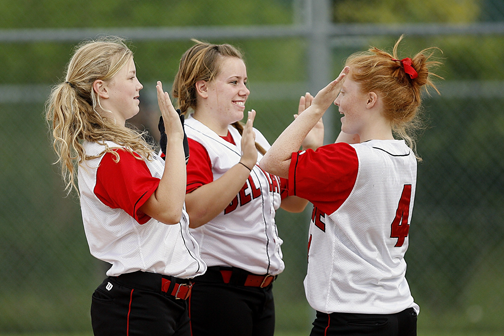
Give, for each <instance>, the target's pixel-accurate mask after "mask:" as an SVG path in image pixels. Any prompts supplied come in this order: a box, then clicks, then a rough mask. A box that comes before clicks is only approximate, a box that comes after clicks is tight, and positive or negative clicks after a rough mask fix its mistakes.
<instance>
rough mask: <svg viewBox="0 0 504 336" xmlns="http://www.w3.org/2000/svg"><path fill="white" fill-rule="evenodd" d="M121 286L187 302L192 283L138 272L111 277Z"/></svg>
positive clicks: (186, 280)
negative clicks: (159, 293)
mask: <svg viewBox="0 0 504 336" xmlns="http://www.w3.org/2000/svg"><path fill="white" fill-rule="evenodd" d="M111 278H112V279H115V280H116V281H117V282H118V283H119V284H123V285H129V286H131V287H136V288H139V289H145V290H151V291H154V292H163V293H167V294H168V295H171V296H173V297H174V298H175V299H182V300H186V299H187V298H188V297H189V296H190V295H191V288H192V282H191V281H190V280H188V279H180V278H176V277H172V276H169V275H162V274H157V273H149V272H142V271H137V272H133V273H126V274H121V275H119V276H118V277H111Z"/></svg>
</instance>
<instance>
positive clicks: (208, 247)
mask: <svg viewBox="0 0 504 336" xmlns="http://www.w3.org/2000/svg"><path fill="white" fill-rule="evenodd" d="M184 126H185V131H186V133H187V137H188V139H189V148H190V153H191V155H190V157H189V162H188V168H187V172H188V173H187V174H188V177H187V183H188V188H187V192H191V191H193V190H194V189H196V188H197V187H199V186H201V185H203V184H206V183H210V182H212V181H214V180H217V179H218V178H219V177H221V176H222V175H223V174H224V173H226V172H227V171H228V170H229V169H230V168H231V167H233V166H235V165H236V164H237V163H238V162H239V161H240V158H241V135H240V134H239V132H238V131H237V130H236V129H235V128H234V127H233V126H229V128H228V130H229V134H230V135H231V136H232V139H233V141H234V144H233V143H230V142H228V141H226V140H225V139H223V138H222V137H220V136H219V135H218V134H216V133H215V132H213V131H212V130H210V129H209V128H208V127H207V126H205V125H204V124H202V123H200V122H199V121H198V120H196V119H194V118H193V117H192V116H188V117H187V119H186V120H185V124H184ZM254 132H255V134H256V142H257V143H259V144H260V145H261V146H262V147H263V148H264V149H266V150H267V149H268V148H269V147H270V145H269V144H268V142H267V140H266V139H265V138H264V136H263V135H262V134H261V133H260V132H259V131H257V130H256V129H254ZM196 146H199V147H200V148H198V147H196ZM197 152H199V153H201V152H203V153H202V154H203V155H198V156H196V154H197ZM205 152H206V153H205ZM261 157H262V155H261V154H260V153H258V161H257V162H259V160H260V159H261ZM283 180H284V186H285V187H286V184H287V182H286V180H285V179H283ZM281 189H282V182H281V179H280V178H279V177H277V176H274V175H270V174H268V173H266V172H265V171H263V170H262V169H261V168H260V167H259V166H258V165H257V164H256V165H255V166H254V167H253V169H252V171H251V172H250V176H249V178H248V179H247V181H246V182H245V184H244V185H243V188H242V189H241V190H240V191H239V192H238V194H237V195H236V197H235V198H234V199H233V200H232V201H231V203H230V204H229V205H228V206H227V207H226V209H224V211H222V212H221V213H220V214H219V215H217V217H215V218H214V219H212V220H211V221H209V222H208V223H206V224H204V225H202V226H200V227H198V228H195V229H191V233H192V234H193V236H194V237H195V238H196V240H197V241H198V243H199V245H200V248H201V256H202V258H203V260H205V262H206V263H207V265H208V266H231V267H237V268H241V269H243V270H246V271H248V272H250V273H254V274H259V275H262V274H270V275H277V274H279V273H281V272H282V271H283V269H284V263H283V261H282V251H281V248H280V246H281V244H282V240H281V239H280V238H279V237H278V231H277V227H276V224H275V213H276V210H277V209H278V208H279V207H280V203H281V199H282V196H281V192H282V190H281ZM285 194H286V193H285ZM215 197H218V195H216V196H215Z"/></svg>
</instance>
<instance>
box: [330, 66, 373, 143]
mask: <svg viewBox="0 0 504 336" xmlns="http://www.w3.org/2000/svg"><path fill="white" fill-rule="evenodd" d="M367 101H368V97H367V95H366V94H365V93H363V92H362V90H361V86H360V84H359V83H357V82H355V81H354V80H353V79H352V77H351V76H350V75H347V76H346V78H345V81H344V83H343V85H342V87H341V91H340V94H339V95H338V98H336V100H335V101H334V104H336V105H337V106H338V108H339V112H340V114H342V115H343V117H342V118H341V130H342V131H343V132H345V133H347V134H360V132H361V131H362V129H363V128H364V127H365V115H364V113H365V111H366V103H367Z"/></svg>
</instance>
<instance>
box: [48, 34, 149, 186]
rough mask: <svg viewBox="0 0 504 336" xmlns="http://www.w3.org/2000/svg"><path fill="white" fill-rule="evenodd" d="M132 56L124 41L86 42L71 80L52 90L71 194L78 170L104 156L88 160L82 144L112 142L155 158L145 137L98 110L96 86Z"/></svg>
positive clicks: (54, 127)
mask: <svg viewBox="0 0 504 336" xmlns="http://www.w3.org/2000/svg"><path fill="white" fill-rule="evenodd" d="M132 57H133V52H132V51H131V50H130V49H129V48H128V47H127V46H126V44H125V43H124V41H123V40H122V39H120V38H118V37H105V38H102V39H100V40H96V41H86V42H83V43H81V44H79V45H78V46H77V47H76V50H75V53H74V55H73V56H72V58H71V60H70V62H69V64H68V67H67V71H66V76H65V81H64V82H62V83H60V84H58V85H56V86H54V88H53V89H52V91H51V95H50V96H49V99H48V100H47V103H46V120H47V122H48V123H49V128H50V130H51V131H52V137H53V147H54V150H55V151H56V154H57V155H58V161H57V162H59V163H60V164H61V170H62V175H63V180H64V181H65V182H66V188H65V189H66V190H68V192H70V191H71V190H72V187H73V188H74V189H75V190H76V191H77V186H76V184H75V177H76V174H77V172H76V169H75V168H76V165H77V164H80V163H82V161H83V160H88V159H92V158H96V157H99V156H101V155H103V153H100V154H99V155H98V156H93V157H91V156H87V155H86V154H85V152H84V148H83V146H82V141H90V142H97V143H101V144H104V145H105V141H112V142H115V143H117V144H119V145H121V146H124V147H125V149H126V150H128V151H130V152H133V151H135V152H136V153H138V154H140V155H141V156H142V157H143V158H147V159H150V158H151V157H152V153H153V152H152V149H151V148H150V147H149V146H148V144H147V143H146V142H145V140H144V139H143V137H142V134H140V133H138V132H136V131H133V130H131V129H128V128H125V127H120V126H117V125H115V122H114V120H109V119H107V118H106V117H103V116H100V115H99V114H98V112H97V111H96V106H100V101H99V97H98V96H97V95H96V94H95V92H94V90H93V83H94V82H95V81H96V80H98V79H101V80H104V81H106V80H110V79H111V78H112V77H114V75H116V74H117V73H118V72H119V71H120V70H121V69H122V68H123V67H124V65H125V64H127V62H128V61H129V60H130V59H131V58H132ZM105 147H106V149H105V151H104V152H111V153H112V154H114V155H115V157H116V159H117V160H119V155H118V154H117V153H116V152H115V151H114V150H113V149H112V148H109V147H108V146H106V145H105Z"/></svg>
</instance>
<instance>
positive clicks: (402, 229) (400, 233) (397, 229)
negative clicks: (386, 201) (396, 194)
mask: <svg viewBox="0 0 504 336" xmlns="http://www.w3.org/2000/svg"><path fill="white" fill-rule="evenodd" d="M410 200H411V184H405V185H404V188H403V191H402V194H401V199H400V200H399V204H398V205H397V210H396V215H395V218H394V221H393V222H392V225H391V233H390V238H397V243H396V244H395V246H394V247H401V246H403V244H404V240H405V239H406V237H407V236H408V234H409V228H410V225H409V223H408V219H409V212H410Z"/></svg>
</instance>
